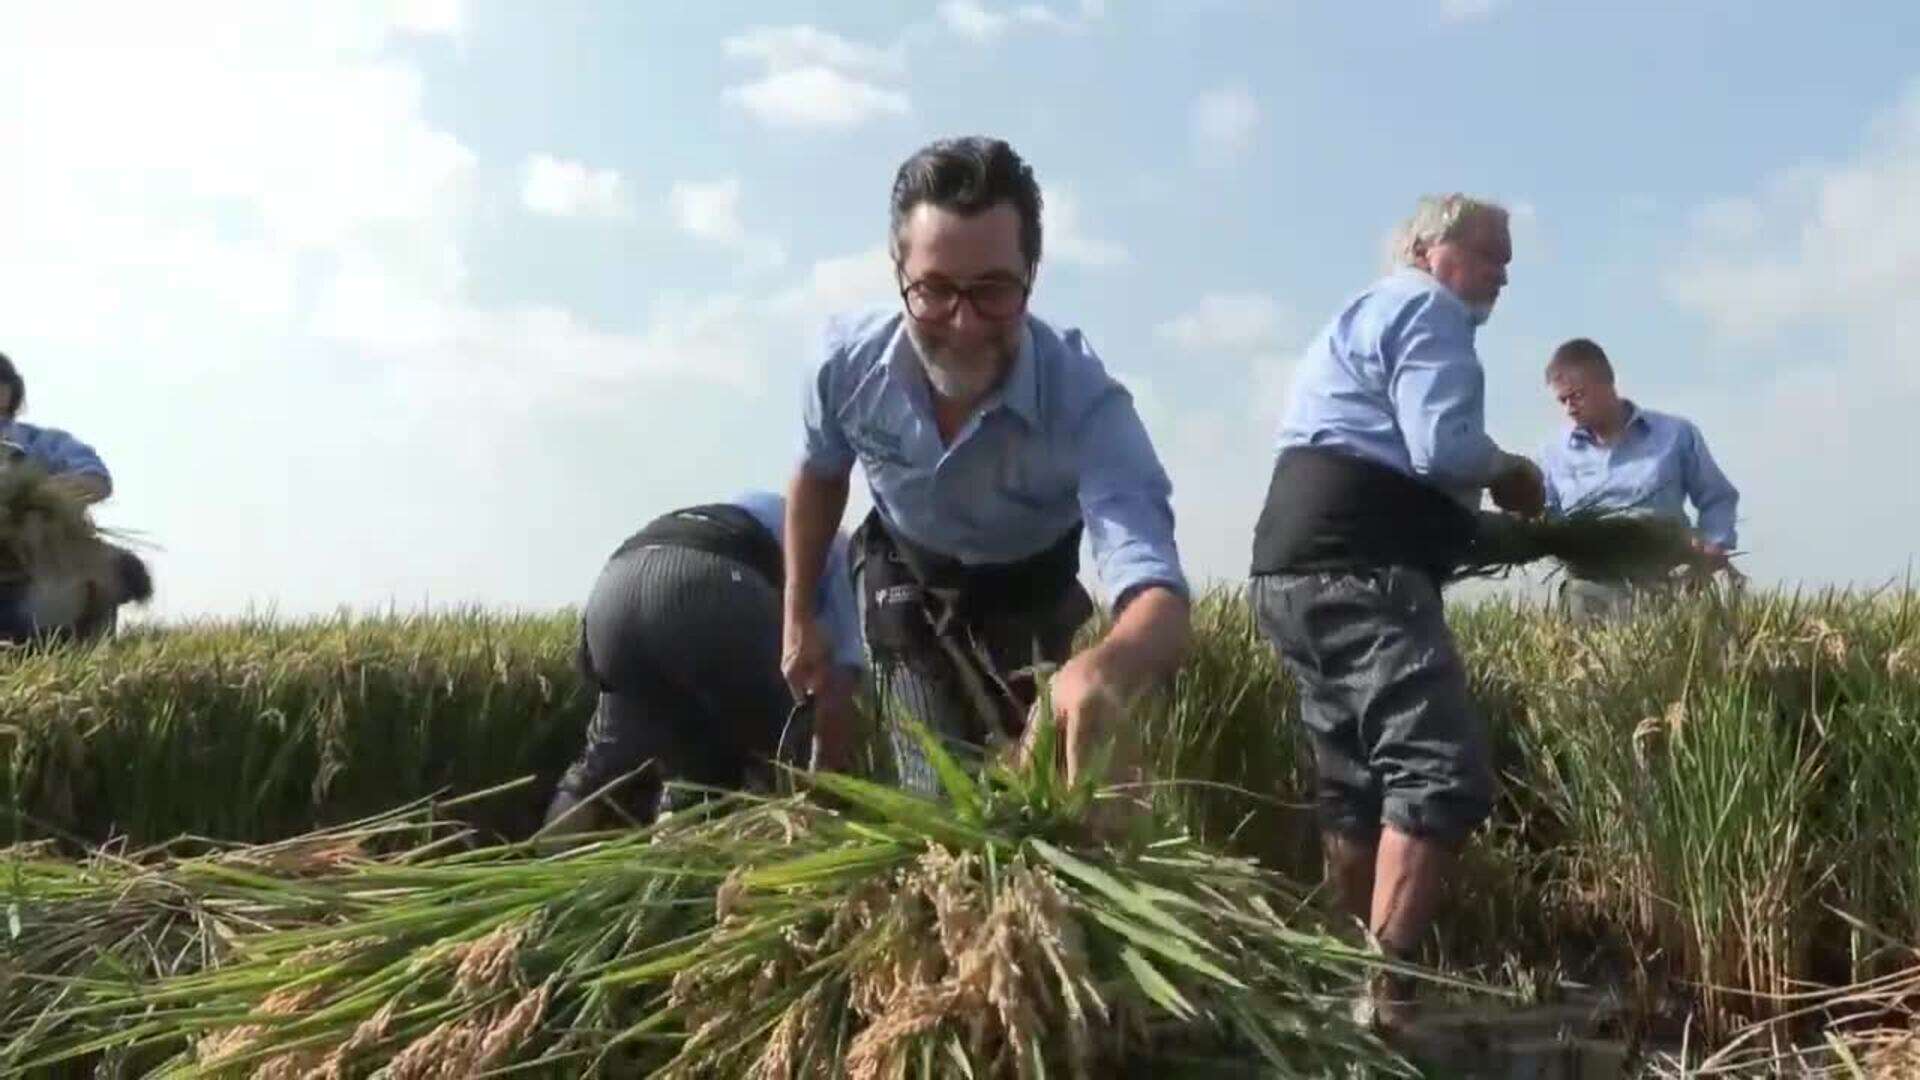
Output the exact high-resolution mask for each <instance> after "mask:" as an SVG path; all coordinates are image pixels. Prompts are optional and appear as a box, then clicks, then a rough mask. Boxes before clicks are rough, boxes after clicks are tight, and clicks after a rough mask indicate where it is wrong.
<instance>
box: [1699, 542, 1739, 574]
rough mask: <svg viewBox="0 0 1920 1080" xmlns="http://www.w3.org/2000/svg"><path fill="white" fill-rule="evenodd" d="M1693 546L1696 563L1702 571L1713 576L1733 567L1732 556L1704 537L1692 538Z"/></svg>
mask: <svg viewBox="0 0 1920 1080" xmlns="http://www.w3.org/2000/svg"><path fill="white" fill-rule="evenodd" d="M1691 545H1692V547H1693V557H1694V562H1695V563H1696V565H1698V566H1699V568H1700V569H1701V570H1703V571H1705V572H1707V573H1709V574H1712V573H1718V572H1719V571H1721V570H1726V569H1729V568H1731V567H1732V565H1733V556H1732V554H1731V553H1730V552H1728V551H1727V549H1726V548H1723V547H1721V546H1720V545H1719V544H1716V543H1714V542H1713V541H1711V540H1708V539H1706V538H1704V537H1700V536H1695V537H1693V538H1692V541H1691Z"/></svg>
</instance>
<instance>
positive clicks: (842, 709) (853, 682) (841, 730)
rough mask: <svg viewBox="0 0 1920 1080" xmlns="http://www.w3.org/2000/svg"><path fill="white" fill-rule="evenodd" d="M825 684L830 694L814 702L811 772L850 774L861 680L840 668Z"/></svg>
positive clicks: (825, 693)
mask: <svg viewBox="0 0 1920 1080" xmlns="http://www.w3.org/2000/svg"><path fill="white" fill-rule="evenodd" d="M825 681H826V684H827V685H826V690H825V691H824V692H823V693H821V694H820V695H819V696H818V697H816V698H814V699H813V756H812V759H811V761H810V762H809V763H808V768H810V769H815V770H818V769H827V770H830V771H833V772H846V771H848V770H849V769H850V768H851V767H852V765H853V720H854V708H853V697H854V691H855V690H857V689H858V687H859V681H860V677H859V675H858V674H856V673H855V672H854V671H852V670H851V669H849V668H844V667H840V666H839V665H837V664H836V665H833V666H832V667H831V668H829V670H828V674H827V678H826V680H825Z"/></svg>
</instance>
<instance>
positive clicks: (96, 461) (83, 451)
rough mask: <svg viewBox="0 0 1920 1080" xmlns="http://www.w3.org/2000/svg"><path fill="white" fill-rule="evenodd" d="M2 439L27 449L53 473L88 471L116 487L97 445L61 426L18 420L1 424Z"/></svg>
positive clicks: (27, 452)
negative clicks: (97, 450)
mask: <svg viewBox="0 0 1920 1080" xmlns="http://www.w3.org/2000/svg"><path fill="white" fill-rule="evenodd" d="M0 440H5V441H7V442H10V443H13V444H14V445H16V446H18V447H20V448H21V449H22V450H24V451H26V454H27V457H28V458H30V459H32V460H34V461H37V462H39V463H40V464H42V465H44V466H46V468H47V471H48V472H52V473H85V474H87V475H89V476H97V477H99V478H100V479H102V480H105V481H106V482H107V487H108V489H109V490H111V489H112V487H113V475H112V474H111V473H109V472H107V467H106V465H105V464H104V463H103V462H101V460H100V455H99V454H96V453H94V451H93V447H91V446H88V445H87V444H86V443H83V442H81V441H80V440H79V439H76V438H74V437H73V436H72V435H69V434H67V433H66V432H64V431H61V430H60V429H59V428H43V427H35V426H34V425H32V424H26V423H22V422H20V421H18V420H13V421H9V422H7V423H5V424H0Z"/></svg>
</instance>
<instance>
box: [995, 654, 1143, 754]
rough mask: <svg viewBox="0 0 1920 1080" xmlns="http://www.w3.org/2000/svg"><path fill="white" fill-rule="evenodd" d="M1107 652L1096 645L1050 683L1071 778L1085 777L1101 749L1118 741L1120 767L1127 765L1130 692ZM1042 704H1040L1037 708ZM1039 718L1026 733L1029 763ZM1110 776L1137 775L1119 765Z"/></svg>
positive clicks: (1023, 748)
mask: <svg viewBox="0 0 1920 1080" xmlns="http://www.w3.org/2000/svg"><path fill="white" fill-rule="evenodd" d="M1103 662H1104V654H1103V653H1102V651H1101V649H1100V647H1099V646H1095V647H1093V648H1091V649H1088V650H1086V651H1085V652H1082V653H1080V654H1079V655H1077V656H1075V657H1073V658H1072V659H1071V660H1068V661H1067V662H1066V664H1064V665H1063V666H1062V667H1061V668H1060V670H1059V671H1057V672H1055V673H1054V675H1053V678H1052V679H1051V680H1050V681H1049V683H1048V698H1049V700H1050V701H1051V702H1052V704H1053V716H1054V720H1055V723H1056V726H1057V727H1058V730H1059V732H1060V744H1061V746H1062V747H1064V748H1065V750H1066V757H1067V761H1066V766H1067V782H1068V783H1069V784H1071V783H1074V782H1076V781H1077V780H1079V779H1080V775H1081V772H1082V771H1083V770H1084V769H1087V768H1088V767H1090V766H1091V765H1092V764H1093V761H1094V758H1095V757H1096V756H1097V755H1098V753H1099V752H1100V747H1101V746H1102V745H1103V744H1105V743H1107V742H1114V743H1115V748H1114V751H1113V757H1112V758H1110V759H1109V760H1110V762H1111V765H1112V766H1114V767H1119V766H1123V765H1124V764H1125V763H1123V762H1122V761H1121V760H1120V757H1121V751H1122V745H1121V744H1122V743H1124V742H1125V741H1127V740H1125V739H1124V735H1125V734H1126V732H1125V731H1124V727H1125V724H1126V722H1127V716H1126V712H1127V702H1126V695H1125V694H1124V692H1123V691H1122V690H1121V688H1120V686H1119V685H1118V684H1117V682H1116V681H1115V680H1114V679H1113V678H1112V676H1111V675H1109V674H1108V673H1107V672H1106V671H1104V670H1103V669H1102V664H1103ZM1035 707H1036V708H1038V706H1037V705H1036V706H1035ZM1038 719H1039V717H1037V716H1034V717H1029V718H1028V721H1027V730H1026V734H1025V736H1024V737H1023V738H1022V739H1021V741H1020V761H1021V762H1022V763H1023V764H1024V763H1025V762H1026V761H1027V759H1028V757H1029V756H1030V755H1031V754H1032V753H1033V744H1034V738H1035V736H1036V735H1037V733H1038V732H1039V728H1040V725H1039V724H1038V723H1036V722H1035V721H1037V720H1038ZM1106 779H1107V780H1108V781H1109V782H1115V781H1120V780H1123V779H1131V777H1122V776H1120V775H1118V773H1117V771H1116V768H1109V771H1108V774H1107V776H1106Z"/></svg>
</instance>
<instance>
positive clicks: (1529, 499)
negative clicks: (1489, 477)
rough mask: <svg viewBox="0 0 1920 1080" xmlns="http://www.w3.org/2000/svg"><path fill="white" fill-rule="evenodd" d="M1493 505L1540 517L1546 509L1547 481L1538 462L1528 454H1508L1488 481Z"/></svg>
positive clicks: (1512, 511) (1523, 515)
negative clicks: (1523, 455) (1497, 471)
mask: <svg viewBox="0 0 1920 1080" xmlns="http://www.w3.org/2000/svg"><path fill="white" fill-rule="evenodd" d="M1487 492H1488V494H1490V495H1492V496H1493V505H1495V506H1497V507H1499V508H1500V509H1502V510H1505V511H1506V512H1508V513H1510V514H1519V515H1520V516H1521V517H1539V516H1540V515H1541V514H1543V513H1546V510H1547V481H1546V477H1544V476H1542V475H1541V474H1540V466H1538V465H1535V464H1534V463H1533V461H1532V460H1531V459H1529V458H1524V457H1521V456H1520V455H1518V454H1508V455H1507V456H1506V461H1505V465H1504V467H1503V468H1502V469H1501V470H1500V473H1499V475H1497V476H1495V477H1494V478H1493V483H1491V484H1488V485H1487Z"/></svg>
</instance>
